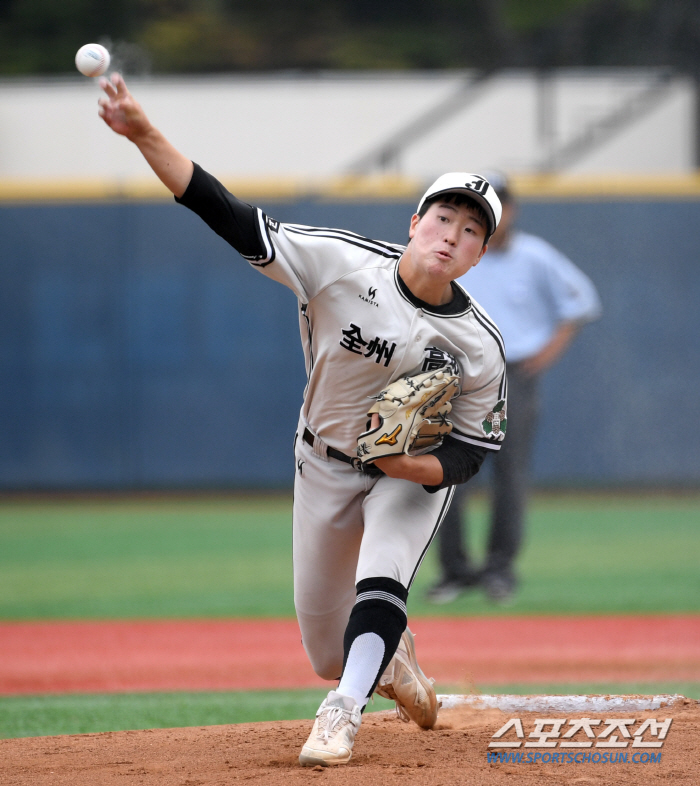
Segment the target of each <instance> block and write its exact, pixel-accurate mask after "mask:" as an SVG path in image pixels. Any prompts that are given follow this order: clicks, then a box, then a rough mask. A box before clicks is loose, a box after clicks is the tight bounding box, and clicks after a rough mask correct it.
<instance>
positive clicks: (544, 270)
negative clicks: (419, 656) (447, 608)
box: [427, 173, 602, 603]
mask: <svg viewBox="0 0 700 786" xmlns="http://www.w3.org/2000/svg"><path fill="white" fill-rule="evenodd" d="M489 180H490V182H491V183H492V184H493V185H494V187H495V189H496V192H497V193H498V195H499V197H500V199H501V202H502V203H503V215H502V218H501V223H500V225H499V227H498V230H497V231H496V233H495V234H494V235H493V237H492V238H491V240H490V241H489V247H488V251H487V252H486V254H485V255H484V257H483V259H482V260H481V262H480V263H479V265H477V266H476V267H474V268H472V269H471V270H470V271H469V272H468V273H467V274H466V275H465V276H463V277H462V278H461V279H460V280H459V283H460V284H461V285H462V286H463V287H464V288H465V289H466V290H467V292H469V294H470V295H471V296H472V297H473V298H474V299H475V300H476V301H477V302H478V303H479V304H480V305H481V306H483V307H484V308H485V310H486V311H487V312H488V314H489V316H490V317H491V318H492V319H493V320H494V321H495V323H496V324H497V325H498V327H499V329H500V331H501V334H502V335H503V338H504V341H505V345H506V358H507V370H508V411H507V424H506V428H507V434H508V439H507V440H506V441H505V443H504V447H503V448H502V450H501V451H500V452H499V455H498V456H497V457H495V458H494V461H493V479H492V487H493V491H492V497H493V499H492V510H491V522H490V529H489V537H488V544H487V554H486V561H485V565H484V566H483V568H482V569H480V570H477V569H476V568H475V567H474V566H473V565H472V563H471V560H470V557H469V552H468V549H467V548H466V545H465V539H464V535H463V532H462V517H463V513H464V508H465V504H466V486H458V487H457V488H456V493H455V497H454V499H453V502H452V506H451V508H450V511H449V512H448V514H447V517H446V518H445V521H444V522H443V524H442V527H441V528H440V533H439V540H438V543H439V559H440V566H441V570H442V577H441V578H440V580H439V581H438V583H437V584H436V585H434V586H433V587H431V588H430V589H429V590H428V593H427V598H428V600H430V601H432V602H434V603H448V602H450V601H452V600H454V599H455V598H456V597H457V596H458V595H460V594H461V593H462V592H464V591H466V590H467V589H470V588H473V587H477V586H481V587H482V588H483V589H484V591H485V592H486V594H487V595H488V597H489V598H491V599H492V600H494V601H496V602H505V601H508V600H510V598H511V597H512V596H513V594H514V592H515V589H516V584H517V580H516V575H515V572H514V562H515V558H516V556H517V555H518V552H519V550H520V546H521V543H522V536H523V520H524V515H525V505H526V498H527V486H528V476H529V464H530V455H531V449H532V443H533V439H534V435H535V426H536V421H537V415H538V390H539V381H540V379H541V377H542V375H543V374H544V373H545V372H546V371H547V370H548V369H549V368H551V367H552V366H553V365H554V364H555V363H556V362H557V361H558V360H559V359H560V358H561V357H562V356H563V355H564V353H565V352H566V350H567V349H568V348H569V346H570V344H571V342H572V341H573V339H574V337H575V336H576V334H577V332H578V331H579V329H580V328H581V327H582V326H583V325H584V324H586V323H587V322H591V321H593V320H595V319H598V318H599V317H600V315H601V313H602V309H601V303H600V298H599V297H598V293H597V291H596V288H595V286H594V285H593V283H592V281H591V280H590V279H589V278H588V276H586V275H585V273H583V272H582V271H581V270H579V268H577V267H576V265H574V263H573V262H571V260H569V259H568V258H567V257H566V256H564V254H562V253H561V252H560V251H558V250H557V249H556V248H554V247H553V246H552V245H550V244H549V243H548V242H547V241H546V240H543V239H542V238H540V237H536V236H535V235H530V234H526V233H524V232H520V231H516V230H515V228H514V221H515V216H516V206H515V202H514V200H513V196H512V192H511V190H510V188H509V185H508V183H507V181H506V180H505V178H504V177H503V176H502V175H498V174H493V173H490V174H489Z"/></svg>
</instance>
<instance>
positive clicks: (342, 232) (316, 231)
mask: <svg viewBox="0 0 700 786" xmlns="http://www.w3.org/2000/svg"><path fill="white" fill-rule="evenodd" d="M285 227H286V228H287V229H288V230H291V231H292V232H298V233H300V234H308V235H312V236H313V235H319V236H321V237H327V235H325V234H321V233H325V232H330V233H332V234H333V236H334V237H335V236H338V239H339V240H340V239H344V238H352V239H354V240H362V241H364V242H365V243H370V244H372V245H375V246H378V247H379V248H383V249H385V250H386V251H391V252H392V253H393V254H398V255H399V256H400V255H401V254H403V252H404V251H405V246H399V245H395V244H393V243H384V242H382V241H381V240H374V239H373V238H371V237H365V236H364V235H358V234H357V233H356V232H350V231H349V230H347V229H334V228H333V227H308V226H305V225H303V224H285Z"/></svg>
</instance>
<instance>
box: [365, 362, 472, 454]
mask: <svg viewBox="0 0 700 786" xmlns="http://www.w3.org/2000/svg"><path fill="white" fill-rule="evenodd" d="M459 392H460V383H459V377H458V376H457V375H456V374H455V373H454V369H453V368H452V367H451V366H446V367H444V368H441V369H438V370H436V371H428V372H426V373H424V374H416V375H415V376H411V377H402V378H401V379H397V380H396V382H392V383H391V384H390V385H389V387H387V388H385V389H384V390H382V391H381V392H380V393H379V394H378V395H377V396H374V398H375V399H376V401H375V403H374V404H373V405H372V406H371V407H370V409H369V410H368V412H367V415H368V416H369V417H370V418H371V417H372V415H373V414H375V413H376V414H377V415H379V425H378V426H376V427H370V429H369V431H365V432H364V433H363V434H360V436H359V437H358V439H357V457H358V458H359V459H360V461H361V462H362V464H363V465H364V464H371V463H372V462H374V461H376V459H378V458H383V457H384V456H395V455H398V454H400V453H407V454H408V455H410V456H418V455H420V454H421V453H427V452H428V451H429V450H431V449H433V448H435V447H437V446H438V445H440V444H441V443H442V441H443V439H444V438H445V437H446V436H447V435H448V434H449V433H450V432H451V431H452V422H451V421H450V420H448V418H447V416H448V415H449V413H450V411H451V410H452V404H451V403H450V399H452V398H453V397H454V396H455V395H457V394H458V393H459Z"/></svg>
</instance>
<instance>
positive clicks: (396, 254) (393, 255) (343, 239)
mask: <svg viewBox="0 0 700 786" xmlns="http://www.w3.org/2000/svg"><path fill="white" fill-rule="evenodd" d="M285 229H286V230H287V231H288V232H293V233H294V234H297V235H310V236H311V237H323V238H327V239H328V240H340V241H341V242H342V243H349V244H350V245H352V246H357V247H358V248H362V249H364V250H365V251H371V252H372V253H373V254H377V255H379V256H382V257H386V258H387V259H398V258H399V257H400V256H401V253H400V252H398V251H395V252H393V253H390V254H389V253H386V252H385V251H380V250H379V249H378V248H374V247H373V246H370V245H368V244H367V243H356V242H355V241H353V240H350V238H347V237H342V236H341V235H331V234H326V235H322V234H319V233H310V232H302V231H300V230H298V229H293V228H292V227H290V226H289V225H286V226H285ZM370 242H371V241H370Z"/></svg>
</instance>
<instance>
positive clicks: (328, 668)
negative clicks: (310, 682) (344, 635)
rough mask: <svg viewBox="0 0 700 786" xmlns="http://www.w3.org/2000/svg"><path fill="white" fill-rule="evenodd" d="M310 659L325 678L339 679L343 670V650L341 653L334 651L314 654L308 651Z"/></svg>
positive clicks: (315, 669)
mask: <svg viewBox="0 0 700 786" xmlns="http://www.w3.org/2000/svg"><path fill="white" fill-rule="evenodd" d="M307 655H308V656H309V660H310V661H311V666H312V668H313V670H314V671H315V672H316V674H318V676H319V677H320V678H321V679H323V680H337V679H339V678H340V675H341V673H342V671H343V652H342V650H341V651H340V654H339V655H334V654H333V653H330V652H329V653H325V652H324V653H319V654H313V653H311V652H308V650H307Z"/></svg>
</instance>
